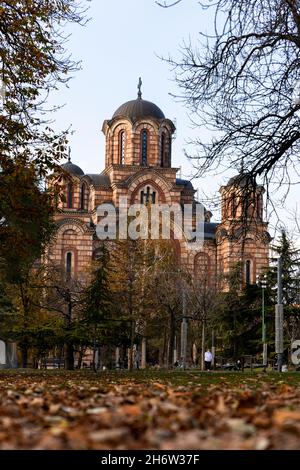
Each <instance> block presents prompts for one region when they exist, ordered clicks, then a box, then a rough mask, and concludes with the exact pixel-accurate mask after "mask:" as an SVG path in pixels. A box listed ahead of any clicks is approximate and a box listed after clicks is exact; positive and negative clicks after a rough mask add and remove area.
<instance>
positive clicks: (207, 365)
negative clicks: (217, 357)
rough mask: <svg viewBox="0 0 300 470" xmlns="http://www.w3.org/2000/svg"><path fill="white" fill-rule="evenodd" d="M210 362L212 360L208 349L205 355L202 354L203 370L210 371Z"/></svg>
mask: <svg viewBox="0 0 300 470" xmlns="http://www.w3.org/2000/svg"><path fill="white" fill-rule="evenodd" d="M212 360H213V356H212V353H211V352H210V350H209V349H208V350H207V351H205V354H204V363H205V370H210V369H211V363H212Z"/></svg>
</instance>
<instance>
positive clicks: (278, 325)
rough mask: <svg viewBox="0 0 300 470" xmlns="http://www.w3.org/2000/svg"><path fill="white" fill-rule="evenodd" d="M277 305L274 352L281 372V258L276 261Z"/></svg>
mask: <svg viewBox="0 0 300 470" xmlns="http://www.w3.org/2000/svg"><path fill="white" fill-rule="evenodd" d="M277 263H278V264H277V304H276V306H275V352H276V354H277V369H278V372H282V362H283V303H282V258H281V257H279V258H278V261H277Z"/></svg>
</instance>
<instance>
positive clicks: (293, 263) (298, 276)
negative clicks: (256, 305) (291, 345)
mask: <svg viewBox="0 0 300 470" xmlns="http://www.w3.org/2000/svg"><path fill="white" fill-rule="evenodd" d="M272 248H273V251H274V253H275V254H276V255H277V256H276V258H277V257H281V260H282V300H283V304H284V319H285V329H286V333H287V335H288V338H289V339H290V340H291V341H293V340H294V339H296V338H298V337H299V334H300V271H299V269H300V250H299V249H297V248H296V247H295V245H294V243H293V241H292V240H291V238H290V236H289V235H288V234H287V233H286V231H285V230H282V231H281V235H280V237H279V239H278V242H277V243H276V244H274V246H273V247H272ZM274 261H275V260H274V259H273V264H274V265H273V266H271V267H270V269H269V270H268V272H267V295H268V296H269V298H270V299H271V301H272V303H273V304H276V302H277V300H276V295H277V293H276V290H277V263H274Z"/></svg>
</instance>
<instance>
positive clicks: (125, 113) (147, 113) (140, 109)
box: [113, 98, 165, 120]
mask: <svg viewBox="0 0 300 470" xmlns="http://www.w3.org/2000/svg"><path fill="white" fill-rule="evenodd" d="M116 117H128V118H130V119H133V120H136V119H138V118H143V117H145V118H146V117H152V118H155V119H165V115H164V113H163V112H162V110H161V109H160V108H159V107H158V106H157V105H156V104H154V103H151V101H146V100H143V99H142V98H137V99H136V100H131V101H126V103H123V104H122V105H121V106H120V107H119V108H118V109H117V110H116V111H115V112H114V115H113V119H114V118H116Z"/></svg>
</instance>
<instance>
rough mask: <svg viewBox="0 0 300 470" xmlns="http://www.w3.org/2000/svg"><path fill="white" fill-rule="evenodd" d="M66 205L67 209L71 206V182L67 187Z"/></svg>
mask: <svg viewBox="0 0 300 470" xmlns="http://www.w3.org/2000/svg"><path fill="white" fill-rule="evenodd" d="M67 207H68V209H71V208H72V207H73V185H72V184H71V183H69V184H68V187H67Z"/></svg>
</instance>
